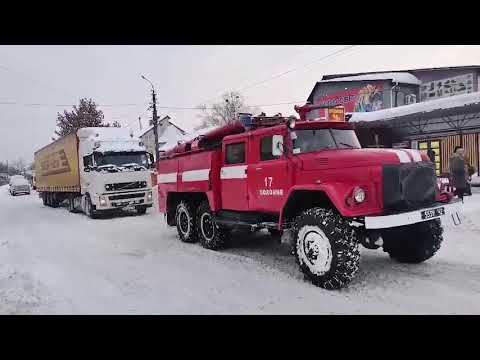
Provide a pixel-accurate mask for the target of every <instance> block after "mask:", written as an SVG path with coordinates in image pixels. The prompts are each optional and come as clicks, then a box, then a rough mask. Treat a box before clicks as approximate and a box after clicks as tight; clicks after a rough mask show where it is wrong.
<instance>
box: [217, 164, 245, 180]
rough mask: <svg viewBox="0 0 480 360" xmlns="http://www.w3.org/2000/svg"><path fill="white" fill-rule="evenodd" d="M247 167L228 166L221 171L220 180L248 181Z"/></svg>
mask: <svg viewBox="0 0 480 360" xmlns="http://www.w3.org/2000/svg"><path fill="white" fill-rule="evenodd" d="M246 170H247V165H240V166H226V167H222V169H221V171H220V179H246V178H247V171H246Z"/></svg>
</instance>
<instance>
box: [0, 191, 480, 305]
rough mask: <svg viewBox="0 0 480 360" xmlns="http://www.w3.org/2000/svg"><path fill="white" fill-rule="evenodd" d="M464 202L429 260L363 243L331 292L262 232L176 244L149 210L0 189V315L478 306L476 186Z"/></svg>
mask: <svg viewBox="0 0 480 360" xmlns="http://www.w3.org/2000/svg"><path fill="white" fill-rule="evenodd" d="M476 190H477V189H474V191H476ZM464 206H465V219H464V224H463V225H462V227H454V226H453V225H447V226H446V231H445V242H444V244H443V247H442V249H441V250H440V251H439V253H438V254H437V255H436V256H435V257H434V258H433V259H431V260H430V261H427V262H425V263H423V264H418V265H405V264H398V263H395V262H392V261H391V260H390V259H389V258H388V256H386V254H384V253H383V252H382V251H381V250H376V251H373V250H366V249H363V248H362V250H361V253H362V260H361V270H360V272H359V274H358V276H357V278H356V279H355V280H354V281H353V282H352V283H351V285H350V286H349V287H348V288H346V289H343V290H341V291H333V292H332V291H327V290H323V289H320V288H317V287H315V286H313V285H312V284H310V283H309V282H308V281H306V280H304V279H303V276H302V275H301V273H300V272H299V270H298V269H297V266H296V264H295V261H294V258H293V257H291V256H290V255H289V254H288V248H287V247H286V246H280V245H278V244H277V243H276V241H275V240H274V239H272V238H270V237H269V236H268V235H267V234H266V233H258V234H257V235H255V236H252V237H241V236H237V237H236V238H235V239H234V244H233V247H232V248H229V249H226V250H223V251H219V252H215V251H209V250H206V249H203V248H202V247H201V246H200V245H198V244H185V243H182V242H180V241H179V240H178V239H177V237H176V231H175V229H173V228H169V227H167V226H166V225H165V223H164V221H163V217H162V216H161V215H159V214H158V212H157V211H156V210H155V209H150V210H149V212H148V213H147V215H144V216H137V215H134V214H131V215H125V216H121V217H110V218H105V219H98V220H92V219H89V218H87V217H86V216H84V215H82V214H71V213H69V212H68V211H67V210H65V209H63V208H57V209H53V208H47V207H44V206H43V205H42V204H41V201H40V199H39V198H38V196H37V194H36V193H35V192H32V194H31V195H25V196H17V197H11V196H9V195H8V191H7V187H6V186H3V187H0V314H29V313H33V314H405V313H406V314H444V313H448V314H461V313H462V314H463V313H475V314H478V313H480V225H477V224H475V220H476V218H478V216H479V215H480V193H476V194H474V196H473V197H469V198H466V199H465V205H464Z"/></svg>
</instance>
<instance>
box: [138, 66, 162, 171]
mask: <svg viewBox="0 0 480 360" xmlns="http://www.w3.org/2000/svg"><path fill="white" fill-rule="evenodd" d="M141 77H142V79H143V80H145V81H148V83H149V84H150V86H151V87H152V109H153V119H152V120H153V121H152V122H153V136H154V137H155V162H157V161H158V156H159V154H158V117H157V99H156V95H155V87H154V86H153V84H152V82H151V81H150V80H148V79H147V78H146V77H145V76H143V75H141ZM155 168H156V166H155Z"/></svg>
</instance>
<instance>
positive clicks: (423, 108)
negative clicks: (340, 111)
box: [349, 92, 480, 122]
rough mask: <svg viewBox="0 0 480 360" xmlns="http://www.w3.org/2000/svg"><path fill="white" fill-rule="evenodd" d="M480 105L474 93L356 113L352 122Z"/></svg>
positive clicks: (479, 94)
mask: <svg viewBox="0 0 480 360" xmlns="http://www.w3.org/2000/svg"><path fill="white" fill-rule="evenodd" d="M479 103H480V93H478V92H474V93H470V94H463V95H455V96H449V97H446V98H442V99H437V100H430V101H425V102H420V103H416V104H411V105H404V106H399V107H396V108H390V109H384V110H378V111H372V112H363V113H360V112H356V113H353V114H352V117H351V118H350V120H349V121H350V122H359V121H377V120H387V119H393V118H397V117H400V116H407V115H411V114H416V113H422V112H424V113H427V112H431V111H435V110H439V109H450V108H455V107H461V106H467V105H472V104H479Z"/></svg>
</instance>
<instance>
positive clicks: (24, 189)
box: [13, 185, 30, 192]
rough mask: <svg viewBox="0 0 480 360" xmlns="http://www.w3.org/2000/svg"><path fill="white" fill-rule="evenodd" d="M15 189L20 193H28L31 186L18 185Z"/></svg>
mask: <svg viewBox="0 0 480 360" xmlns="http://www.w3.org/2000/svg"><path fill="white" fill-rule="evenodd" d="M13 189H14V190H15V191H20V192H21V191H26V192H28V191H30V186H28V185H18V186H14V187H13Z"/></svg>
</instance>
